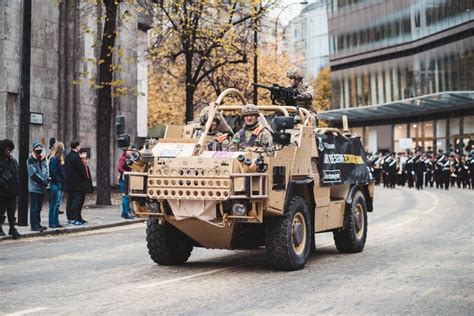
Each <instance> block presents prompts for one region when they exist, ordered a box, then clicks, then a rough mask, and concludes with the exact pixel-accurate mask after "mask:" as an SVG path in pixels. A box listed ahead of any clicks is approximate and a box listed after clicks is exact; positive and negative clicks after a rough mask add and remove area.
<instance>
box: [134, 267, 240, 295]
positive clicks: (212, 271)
mask: <svg viewBox="0 0 474 316" xmlns="http://www.w3.org/2000/svg"><path fill="white" fill-rule="evenodd" d="M240 266H242V265H236V266H232V267H227V268H221V269H214V270H211V271H206V272H201V273H196V274H192V275H188V276H184V277H180V278H174V279H170V280H164V281H159V282H154V283H149V284H142V285H139V286H137V288H139V289H149V288H152V287H157V286H160V285H164V284H169V283H175V282H180V281H184V280H189V279H194V278H198V277H201V276H204V275H209V274H214V273H218V272H221V271H226V270H231V269H235V268H237V267H240Z"/></svg>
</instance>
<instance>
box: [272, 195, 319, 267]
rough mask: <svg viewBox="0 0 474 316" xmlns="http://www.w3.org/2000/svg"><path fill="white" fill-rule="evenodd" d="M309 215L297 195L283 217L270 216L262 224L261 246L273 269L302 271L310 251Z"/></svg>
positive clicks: (307, 209) (306, 207)
mask: <svg viewBox="0 0 474 316" xmlns="http://www.w3.org/2000/svg"><path fill="white" fill-rule="evenodd" d="M310 218H311V216H310V213H309V207H308V205H307V204H306V203H305V201H304V200H303V199H302V198H301V197H299V196H297V197H294V198H293V199H292V200H291V201H290V204H289V207H288V211H287V213H286V214H285V215H284V216H280V217H273V218H272V217H270V218H267V219H266V222H265V244H266V253H267V258H268V261H269V263H270V264H271V265H273V266H274V267H275V268H277V269H281V270H287V271H293V270H299V269H302V268H303V267H304V265H305V263H306V261H307V260H308V257H309V252H310V248H311V237H312V234H313V233H314V232H313V231H312V229H311V219H310Z"/></svg>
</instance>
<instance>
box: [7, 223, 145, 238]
mask: <svg viewBox="0 0 474 316" xmlns="http://www.w3.org/2000/svg"><path fill="white" fill-rule="evenodd" d="M145 221H146V219H134V220H131V221H126V222H117V223H110V224H103V225H95V226H84V227H78V228H63V229H56V230H47V231H43V232H35V233H27V234H21V237H20V238H17V239H16V240H20V239H23V238H31V237H41V236H55V235H66V234H74V233H80V232H85V231H91V230H100V229H105V228H111V227H119V226H127V225H132V224H137V223H143V222H145ZM4 240H13V238H12V236H10V235H7V236H4V237H0V242H2V241H4Z"/></svg>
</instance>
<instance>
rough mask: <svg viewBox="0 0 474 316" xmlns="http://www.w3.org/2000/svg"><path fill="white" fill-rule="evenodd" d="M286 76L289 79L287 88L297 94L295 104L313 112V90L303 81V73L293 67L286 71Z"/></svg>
mask: <svg viewBox="0 0 474 316" xmlns="http://www.w3.org/2000/svg"><path fill="white" fill-rule="evenodd" d="M286 76H287V77H288V78H289V79H290V86H289V88H292V89H294V90H296V91H297V93H298V95H297V96H296V104H297V105H298V106H301V107H304V108H305V109H308V110H310V111H311V112H314V109H313V106H312V102H313V99H314V89H313V87H312V86H311V85H310V84H308V83H306V82H304V81H303V77H304V75H303V71H302V70H301V69H299V68H297V67H293V68H291V69H289V70H288V72H287V73H286Z"/></svg>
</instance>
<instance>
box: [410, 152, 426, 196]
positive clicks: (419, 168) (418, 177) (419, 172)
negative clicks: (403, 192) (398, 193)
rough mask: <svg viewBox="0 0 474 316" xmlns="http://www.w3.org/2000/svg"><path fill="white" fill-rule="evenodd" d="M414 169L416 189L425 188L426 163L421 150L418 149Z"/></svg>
mask: <svg viewBox="0 0 474 316" xmlns="http://www.w3.org/2000/svg"><path fill="white" fill-rule="evenodd" d="M413 170H414V172H415V181H416V189H417V190H423V174H424V173H425V171H426V164H425V160H424V159H423V156H422V155H421V151H420V150H417V151H416V155H415V158H414V159H413Z"/></svg>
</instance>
